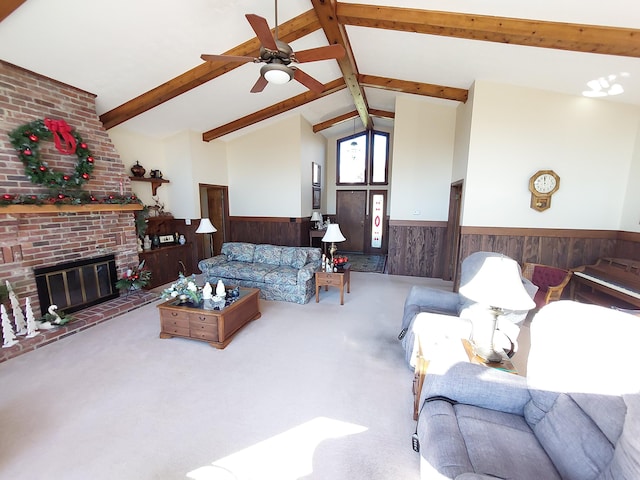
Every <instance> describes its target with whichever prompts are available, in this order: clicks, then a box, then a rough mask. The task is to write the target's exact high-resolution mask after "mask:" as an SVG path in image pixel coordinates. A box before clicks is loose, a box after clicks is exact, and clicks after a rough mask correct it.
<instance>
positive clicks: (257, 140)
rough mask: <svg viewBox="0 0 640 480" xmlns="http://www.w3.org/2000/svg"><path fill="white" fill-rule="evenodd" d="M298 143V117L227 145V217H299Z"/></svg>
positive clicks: (249, 134) (247, 135)
mask: <svg viewBox="0 0 640 480" xmlns="http://www.w3.org/2000/svg"><path fill="white" fill-rule="evenodd" d="M300 144H301V132H300V119H299V117H298V116H292V117H289V118H287V119H285V120H283V121H282V122H279V123H276V124H273V125H269V126H267V127H265V128H263V129H261V130H257V131H254V132H251V133H248V134H246V135H244V136H242V137H238V138H237V139H234V140H231V141H230V142H228V144H227V160H228V165H227V168H228V172H229V214H230V215H231V216H252V217H300V216H301V215H302V208H301V188H302V187H301V165H300V155H301V154H300V152H301V147H300ZM309 170H311V167H310V166H309ZM309 175H311V174H310V173H309ZM309 178H310V177H309ZM309 185H310V180H309ZM305 213H308V212H305Z"/></svg>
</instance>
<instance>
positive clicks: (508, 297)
mask: <svg viewBox="0 0 640 480" xmlns="http://www.w3.org/2000/svg"><path fill="white" fill-rule="evenodd" d="M460 294H461V295H464V296H465V297H467V298H468V299H470V300H473V301H474V302H478V303H481V304H483V305H487V306H489V307H495V308H500V309H503V310H531V309H532V308H533V307H535V306H536V304H535V303H534V301H533V300H532V299H531V297H530V296H529V294H528V293H527V291H526V290H525V288H524V286H523V285H522V277H521V275H520V267H519V265H518V263H517V262H516V261H515V260H513V259H511V258H509V257H487V258H485V259H484V260H483V262H482V265H481V266H480V268H479V269H478V272H477V273H476V274H475V275H473V276H472V277H471V279H470V280H469V281H467V283H465V284H464V285H460Z"/></svg>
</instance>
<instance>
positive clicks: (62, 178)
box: [9, 118, 94, 190]
mask: <svg viewBox="0 0 640 480" xmlns="http://www.w3.org/2000/svg"><path fill="white" fill-rule="evenodd" d="M9 138H10V139H11V145H13V147H14V148H15V149H16V151H17V152H18V157H19V158H20V160H21V161H22V163H24V166H25V174H26V176H27V177H28V178H29V180H31V182H33V183H35V184H38V185H44V186H45V187H48V188H51V189H62V190H67V189H77V188H80V187H81V186H82V184H84V183H85V182H87V181H88V180H89V179H90V178H91V172H93V167H94V158H93V156H92V154H91V151H90V150H89V147H88V146H87V144H86V143H84V142H83V141H82V137H80V135H79V134H78V133H77V132H76V131H75V130H73V129H72V128H71V127H70V126H69V125H67V122H65V121H64V120H51V119H48V118H45V119H44V120H42V119H40V120H35V121H33V122H31V123H27V124H25V125H21V126H20V127H18V128H16V129H15V130H14V131H12V132H11V133H10V134H9ZM47 140H49V141H50V140H53V141H54V144H55V147H56V149H57V150H58V151H59V152H60V153H62V154H66V155H71V154H75V155H76V156H77V157H78V162H77V163H76V168H75V170H74V171H73V173H61V172H55V171H53V170H52V169H51V168H49V165H48V164H47V162H45V161H43V160H42V159H41V158H40V142H42V141H47Z"/></svg>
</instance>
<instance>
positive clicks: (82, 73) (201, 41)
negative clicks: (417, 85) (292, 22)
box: [0, 0, 640, 139]
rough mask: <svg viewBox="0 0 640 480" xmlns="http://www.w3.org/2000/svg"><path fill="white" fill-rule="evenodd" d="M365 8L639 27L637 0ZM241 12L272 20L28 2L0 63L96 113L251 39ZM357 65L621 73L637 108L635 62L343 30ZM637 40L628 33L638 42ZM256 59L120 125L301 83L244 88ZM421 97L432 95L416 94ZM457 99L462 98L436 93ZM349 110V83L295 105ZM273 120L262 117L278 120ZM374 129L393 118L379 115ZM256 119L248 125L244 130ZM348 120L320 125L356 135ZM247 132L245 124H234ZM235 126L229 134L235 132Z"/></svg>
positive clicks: (439, 1)
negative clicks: (68, 91) (53, 85)
mask: <svg viewBox="0 0 640 480" xmlns="http://www.w3.org/2000/svg"><path fill="white" fill-rule="evenodd" d="M278 3H279V5H278V23H279V24H282V23H284V22H285V21H287V20H289V19H291V18H293V17H295V16H297V15H300V14H302V13H304V12H306V11H307V10H310V9H312V8H313V6H312V4H311V1H310V0H279V2H278ZM345 3H367V4H372V5H385V6H397V7H408V8H419V9H428V10H442V11H455V12H464V13H475V14H482V15H496V16H503V17H518V18H526V19H532V20H550V21H560V22H571V23H585V24H594V25H607V26H622V27H630V28H636V29H638V28H640V6H639V4H638V3H637V0H608V1H607V2H606V3H604V2H602V1H598V2H596V1H593V0H563V1H562V2H559V1H558V0H537V1H535V2H533V1H526V2H525V1H522V0H520V1H518V0H483V1H482V2H479V1H477V0H457V1H456V0H433V1H427V0H374V1H369V2H356V1H350V2H349V1H345ZM245 13H255V14H258V15H261V16H263V17H265V18H266V19H267V21H268V22H269V24H270V25H271V26H274V25H275V19H274V3H273V2H272V1H270V0H261V1H256V0H253V1H251V0H216V1H212V0H190V1H188V2H185V1H178V0H161V1H158V0H92V1H90V2H87V1H86V0H56V1H50V0H49V1H48V0H27V1H26V2H25V3H24V4H23V5H22V6H20V7H19V8H18V9H17V10H16V11H14V12H13V13H12V14H11V15H9V17H7V18H6V19H5V20H4V21H2V22H1V23H0V59H2V60H5V61H8V62H10V63H13V64H16V65H18V66H21V67H24V68H27V69H29V70H33V71H35V72H37V73H40V74H42V75H46V76H48V77H51V78H54V79H56V80H59V81H62V82H65V83H68V84H70V85H74V86H76V87H79V88H81V89H84V90H87V91H89V92H92V93H94V94H96V95H97V99H96V104H97V111H98V114H102V113H104V112H107V111H109V110H111V109H113V108H115V107H117V106H119V105H121V104H123V103H125V102H127V101H128V100H131V99H133V98H135V97H136V96H138V95H140V94H142V93H144V92H146V91H148V90H150V89H152V88H154V87H156V86H158V85H160V84H162V83H164V82H167V81H168V80H170V79H172V78H174V77H176V76H178V75H180V74H182V73H184V72H185V71H187V70H189V69H191V68H193V67H196V66H197V65H199V64H200V63H201V62H202V61H201V60H200V54H202V53H210V54H221V53H223V52H225V51H227V50H230V49H231V48H233V47H235V46H237V45H239V44H241V43H243V42H245V41H247V40H250V39H251V38H254V36H255V34H254V32H253V30H252V29H251V27H250V26H249V24H248V22H247V20H246V19H245V17H244V15H245ZM346 31H347V35H348V37H349V40H350V42H351V47H352V49H353V52H354V56H355V59H356V63H357V67H358V71H359V72H360V73H361V74H367V75H376V76H381V77H389V78H395V79H401V80H410V81H417V82H423V83H431V84H437V85H443V86H448V87H457V88H464V89H468V88H470V87H471V86H472V84H473V82H474V81H475V80H479V79H482V80H490V81H493V82H498V83H508V84H514V85H521V86H528V87H533V88H539V89H543V90H550V91H555V92H561V93H566V94H570V95H581V92H582V91H583V90H586V89H587V86H586V84H587V82H588V81H590V80H593V79H595V78H598V77H602V76H608V75H610V74H617V75H620V74H622V73H625V74H628V76H626V77H624V78H622V80H621V83H622V85H623V87H624V89H625V92H624V93H623V94H622V95H618V96H615V97H608V98H607V99H606V100H597V101H616V102H624V103H628V104H633V105H639V106H640V81H639V80H640V59H638V58H630V57H619V56H608V55H598V54H586V53H577V52H566V51H560V50H551V49H543V48H534V47H525V46H518V45H507V44H499V43H491V42H483V41H475V40H463V39H456V38H449V37H439V36H433V35H423V34H416V33H406V32H398V31H391V30H382V29H372V28H364V27H354V26H347V27H346ZM639 40H640V39H638V38H635V39H631V40H630V41H633V42H638V41H639ZM327 44H328V43H327V39H326V37H325V35H324V32H323V31H322V30H318V31H316V32H314V33H312V34H310V35H308V36H306V37H304V38H301V39H300V40H297V41H295V42H291V44H290V45H291V47H292V48H293V50H294V51H296V50H302V49H306V48H312V47H316V46H322V45H327ZM259 68H260V66H259V65H255V64H252V63H250V64H246V65H243V66H241V67H239V68H237V69H235V70H233V71H231V72H229V73H227V74H225V75H222V76H220V77H218V78H216V79H214V80H212V81H210V82H208V83H206V84H204V85H202V86H200V87H198V88H195V89H193V90H191V91H189V92H187V93H185V94H183V95H180V96H179V97H177V98H174V99H172V100H169V101H168V102H165V103H164V104H162V105H160V106H158V107H156V108H154V109H152V110H150V111H148V112H145V113H143V114H141V115H138V116H137V117H134V118H133V119H131V120H128V121H127V122H125V123H123V124H122V125H121V127H122V128H126V129H130V130H132V131H135V132H139V133H142V134H145V135H150V136H157V137H165V136H168V135H172V134H174V133H176V132H179V131H182V130H185V129H190V130H194V131H198V132H204V131H207V130H211V129H213V128H216V127H218V126H221V125H224V124H226V123H228V122H231V121H233V120H237V119H238V118H240V117H242V116H245V115H248V114H251V113H253V112H255V111H257V110H260V109H262V108H266V107H269V106H271V105H273V104H275V103H278V102H280V101H283V100H285V99H287V98H290V97H293V96H295V95H298V94H300V93H303V92H305V91H306V89H305V88H304V87H303V86H302V85H300V84H299V83H297V82H290V83H288V84H286V85H282V86H274V85H268V86H267V87H266V89H265V90H264V91H263V92H262V93H260V94H252V93H249V90H250V89H251V87H252V86H253V84H254V83H255V81H256V79H257V78H258V72H259ZM302 69H303V70H304V71H305V72H306V73H309V74H310V75H312V76H314V77H315V78H317V79H318V80H320V81H321V82H322V83H327V82H329V81H332V80H335V79H337V78H339V77H341V73H340V69H339V68H338V65H337V62H336V61H334V60H328V61H322V62H314V63H308V64H304V65H302ZM365 93H366V96H367V100H368V104H369V106H370V107H371V108H375V109H381V110H388V111H393V110H394V109H395V98H396V96H397V95H399V94H397V93H395V92H391V91H383V90H380V89H371V88H366V89H365ZM421 98H428V97H421ZM430 101H434V102H439V103H443V102H444V103H445V104H447V105H451V106H452V107H455V106H457V105H458V103H457V102H454V101H447V100H438V99H431V100H430ZM353 110H354V105H353V100H352V98H351V96H350V94H349V93H348V90H346V89H345V90H342V91H340V92H337V93H334V94H332V95H329V96H327V97H324V98H321V99H318V100H315V101H313V102H311V103H308V104H306V105H304V106H302V107H298V108H297V109H295V110H294V111H292V112H287V113H284V114H281V115H283V116H284V115H291V114H292V113H297V112H299V113H300V114H301V115H303V116H304V117H305V118H306V119H307V120H308V121H309V122H310V123H312V124H316V123H319V122H321V121H324V120H327V119H330V118H333V117H335V116H337V115H340V114H342V113H346V112H349V111H353ZM277 120H279V118H278V117H276V118H275V119H270V120H267V121H266V122H270V121H277ZM374 124H375V125H376V126H378V127H380V126H387V127H390V126H391V125H392V121H391V120H388V119H386V120H385V119H379V118H374ZM251 128H256V127H247V128H245V129H244V131H247V130H248V129H251ZM352 129H353V122H352V121H351V122H345V123H343V124H341V125H339V126H335V127H332V128H331V129H328V130H325V131H323V132H322V133H323V134H325V135H334V134H337V133H341V132H342V131H351V130H352ZM239 133H243V131H241V132H239ZM237 134H238V133H236V134H232V135H229V136H226V137H223V139H225V138H231V137H232V136H234V135H237Z"/></svg>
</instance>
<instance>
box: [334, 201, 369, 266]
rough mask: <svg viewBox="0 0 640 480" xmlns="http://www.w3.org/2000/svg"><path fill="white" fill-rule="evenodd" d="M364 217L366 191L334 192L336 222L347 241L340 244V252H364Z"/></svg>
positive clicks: (365, 213)
mask: <svg viewBox="0 0 640 480" xmlns="http://www.w3.org/2000/svg"><path fill="white" fill-rule="evenodd" d="M366 215H367V191H366V190H338V191H336V222H337V223H339V224H340V231H341V232H342V234H343V235H344V236H345V238H346V239H347V240H346V241H344V242H341V243H340V246H339V247H338V248H339V249H340V250H342V251H345V252H357V253H363V252H364V239H365V220H366Z"/></svg>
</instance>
